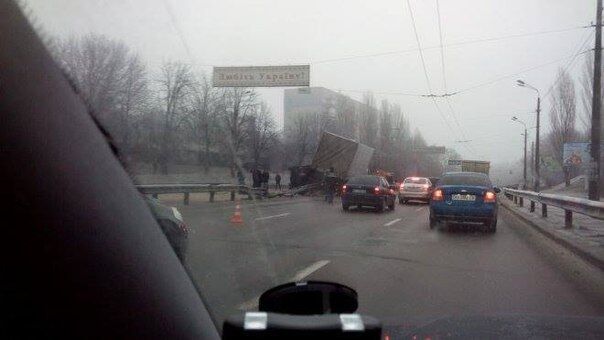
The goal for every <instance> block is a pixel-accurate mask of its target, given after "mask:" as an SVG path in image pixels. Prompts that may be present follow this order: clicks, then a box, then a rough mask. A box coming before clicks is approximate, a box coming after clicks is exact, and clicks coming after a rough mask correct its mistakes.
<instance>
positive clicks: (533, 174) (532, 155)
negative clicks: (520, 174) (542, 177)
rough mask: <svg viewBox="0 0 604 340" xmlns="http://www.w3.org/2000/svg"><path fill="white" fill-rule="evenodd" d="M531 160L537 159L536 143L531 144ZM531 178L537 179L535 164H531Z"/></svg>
mask: <svg viewBox="0 0 604 340" xmlns="http://www.w3.org/2000/svg"><path fill="white" fill-rule="evenodd" d="M531 158H535V142H534V141H533V142H531ZM531 177H533V178H535V162H532V163H531Z"/></svg>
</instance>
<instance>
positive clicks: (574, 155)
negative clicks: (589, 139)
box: [562, 142, 590, 167]
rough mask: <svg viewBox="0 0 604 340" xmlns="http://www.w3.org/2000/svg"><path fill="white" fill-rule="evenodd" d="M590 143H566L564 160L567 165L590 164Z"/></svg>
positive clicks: (580, 165)
mask: <svg viewBox="0 0 604 340" xmlns="http://www.w3.org/2000/svg"><path fill="white" fill-rule="evenodd" d="M589 148H590V143H585V142H571V143H564V146H563V149H562V162H563V163H564V165H566V166H569V165H571V166H576V167H583V166H588V165H589Z"/></svg>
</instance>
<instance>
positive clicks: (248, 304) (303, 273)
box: [237, 260, 329, 310]
mask: <svg viewBox="0 0 604 340" xmlns="http://www.w3.org/2000/svg"><path fill="white" fill-rule="evenodd" d="M328 263H329V260H320V261H317V262H315V263H313V264H311V265H310V266H308V267H306V268H304V269H302V270H300V271H299V272H297V273H296V275H294V276H293V277H292V278H291V279H289V280H288V281H287V282H292V281H293V282H298V281H302V280H304V279H305V278H306V277H307V276H309V275H310V274H312V273H314V272H316V271H317V270H319V269H321V268H323V267H325V266H326V265H327V264H328ZM258 300H260V296H256V297H254V298H253V299H249V300H247V301H245V302H244V303H242V304H240V305H239V306H237V309H239V310H251V309H256V308H258Z"/></svg>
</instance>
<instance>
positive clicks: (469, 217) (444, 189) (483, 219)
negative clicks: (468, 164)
mask: <svg viewBox="0 0 604 340" xmlns="http://www.w3.org/2000/svg"><path fill="white" fill-rule="evenodd" d="M498 192H499V188H496V187H494V186H493V185H492V184H491V181H490V180H489V177H488V176H487V175H485V174H483V173H478V172H449V173H446V174H444V175H443V176H442V178H441V180H440V181H439V182H438V186H437V187H436V188H435V189H434V191H433V192H432V197H431V199H430V228H434V227H435V226H436V225H437V224H438V223H441V222H442V223H459V224H475V225H484V226H485V227H486V229H487V231H489V232H491V233H494V232H495V231H497V193H498Z"/></svg>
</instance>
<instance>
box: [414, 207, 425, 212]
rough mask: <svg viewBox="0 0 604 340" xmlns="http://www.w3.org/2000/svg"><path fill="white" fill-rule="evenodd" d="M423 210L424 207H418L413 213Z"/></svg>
mask: <svg viewBox="0 0 604 340" xmlns="http://www.w3.org/2000/svg"><path fill="white" fill-rule="evenodd" d="M424 208H425V207H419V208H417V209H415V211H420V210H422V209H424Z"/></svg>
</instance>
